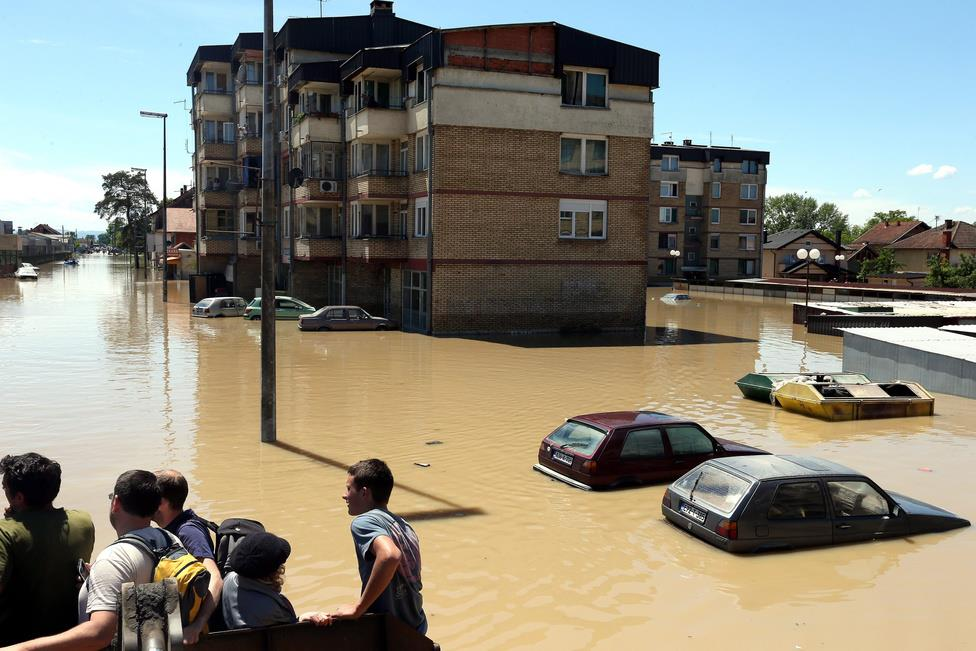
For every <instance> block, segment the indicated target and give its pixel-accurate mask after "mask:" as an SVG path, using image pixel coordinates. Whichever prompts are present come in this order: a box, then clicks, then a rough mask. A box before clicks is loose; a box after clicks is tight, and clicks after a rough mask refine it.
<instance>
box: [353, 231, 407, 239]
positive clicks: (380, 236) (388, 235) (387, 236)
mask: <svg viewBox="0 0 976 651" xmlns="http://www.w3.org/2000/svg"><path fill="white" fill-rule="evenodd" d="M349 239H351V240H405V239H407V234H406V233H385V234H374V233H360V234H359V235H353V236H352V237H350V238H349Z"/></svg>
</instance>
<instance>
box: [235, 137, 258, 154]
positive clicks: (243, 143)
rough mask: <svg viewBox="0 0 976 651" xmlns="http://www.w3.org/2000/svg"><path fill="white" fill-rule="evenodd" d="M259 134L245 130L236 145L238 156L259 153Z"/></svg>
mask: <svg viewBox="0 0 976 651" xmlns="http://www.w3.org/2000/svg"><path fill="white" fill-rule="evenodd" d="M261 144H262V140H261V134H260V133H255V132H253V131H247V132H245V133H244V135H243V136H242V137H241V139H240V141H239V143H238V146H237V155H238V156H260V155H261Z"/></svg>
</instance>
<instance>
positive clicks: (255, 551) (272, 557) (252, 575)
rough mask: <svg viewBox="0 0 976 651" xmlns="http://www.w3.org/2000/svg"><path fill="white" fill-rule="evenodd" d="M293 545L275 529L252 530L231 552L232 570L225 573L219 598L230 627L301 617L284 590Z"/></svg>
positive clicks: (249, 625)
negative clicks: (264, 530)
mask: <svg viewBox="0 0 976 651" xmlns="http://www.w3.org/2000/svg"><path fill="white" fill-rule="evenodd" d="M290 554H291V545H289V544H288V541H287V540H285V539H284V538H279V537H278V536H276V535H274V534H273V533H264V532H262V533H253V534H250V535H249V536H247V537H246V538H244V539H243V540H242V541H241V542H240V543H239V544H238V545H237V547H235V548H234V551H232V552H231V554H230V567H231V569H232V570H233V571H232V572H230V573H228V574H227V576H226V577H224V587H223V591H222V592H221V597H220V602H221V608H222V610H223V613H224V620H225V622H226V623H227V628H228V629H235V628H255V627H259V626H273V625H275V624H294V623H295V622H297V621H298V617H297V616H296V615H295V609H294V607H293V606H292V605H291V602H290V601H288V599H287V598H286V597H285V595H283V594H281V586H282V585H283V584H284V582H285V561H287V560H288V556H289V555H290Z"/></svg>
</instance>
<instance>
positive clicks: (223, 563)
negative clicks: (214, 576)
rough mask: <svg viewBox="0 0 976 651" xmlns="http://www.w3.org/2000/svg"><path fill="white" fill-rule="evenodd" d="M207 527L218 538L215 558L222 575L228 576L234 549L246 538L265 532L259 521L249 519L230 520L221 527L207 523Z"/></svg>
mask: <svg viewBox="0 0 976 651" xmlns="http://www.w3.org/2000/svg"><path fill="white" fill-rule="evenodd" d="M207 527H208V528H209V529H210V530H211V531H213V532H214V535H215V536H216V538H217V541H216V545H215V548H214V557H215V559H214V560H215V561H216V563H217V567H219V568H220V575H221V576H227V573H228V572H230V571H231V568H230V554H231V552H232V551H234V548H235V547H237V545H238V544H240V542H241V541H242V540H244V538H245V537H246V536H248V535H250V534H252V533H261V532H263V531H264V530H265V529H264V525H263V524H261V523H260V522H258V521H257V520H248V519H247V518H228V519H226V520H224V521H223V522H221V523H220V524H219V525H218V524H217V523H216V522H210V521H209V520H208V521H207Z"/></svg>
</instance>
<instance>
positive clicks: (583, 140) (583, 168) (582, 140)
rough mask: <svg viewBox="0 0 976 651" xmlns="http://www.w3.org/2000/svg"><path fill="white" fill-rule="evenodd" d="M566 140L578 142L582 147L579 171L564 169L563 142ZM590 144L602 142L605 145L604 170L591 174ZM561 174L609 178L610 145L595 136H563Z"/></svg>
mask: <svg viewBox="0 0 976 651" xmlns="http://www.w3.org/2000/svg"><path fill="white" fill-rule="evenodd" d="M564 140H576V141H578V142H579V147H580V164H579V168H578V169H569V168H564V167H563V160H562V156H563V141H564ZM589 142H602V143H603V170H602V171H596V172H590V171H587V167H588V166H589V165H588V163H589V159H588V158H587V144H588V143H589ZM559 172H560V173H562V174H579V175H580V176H607V175H608V174H610V143H609V142H608V141H607V138H605V137H599V136H597V137H594V136H580V135H575V134H563V135H562V136H560V138H559Z"/></svg>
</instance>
